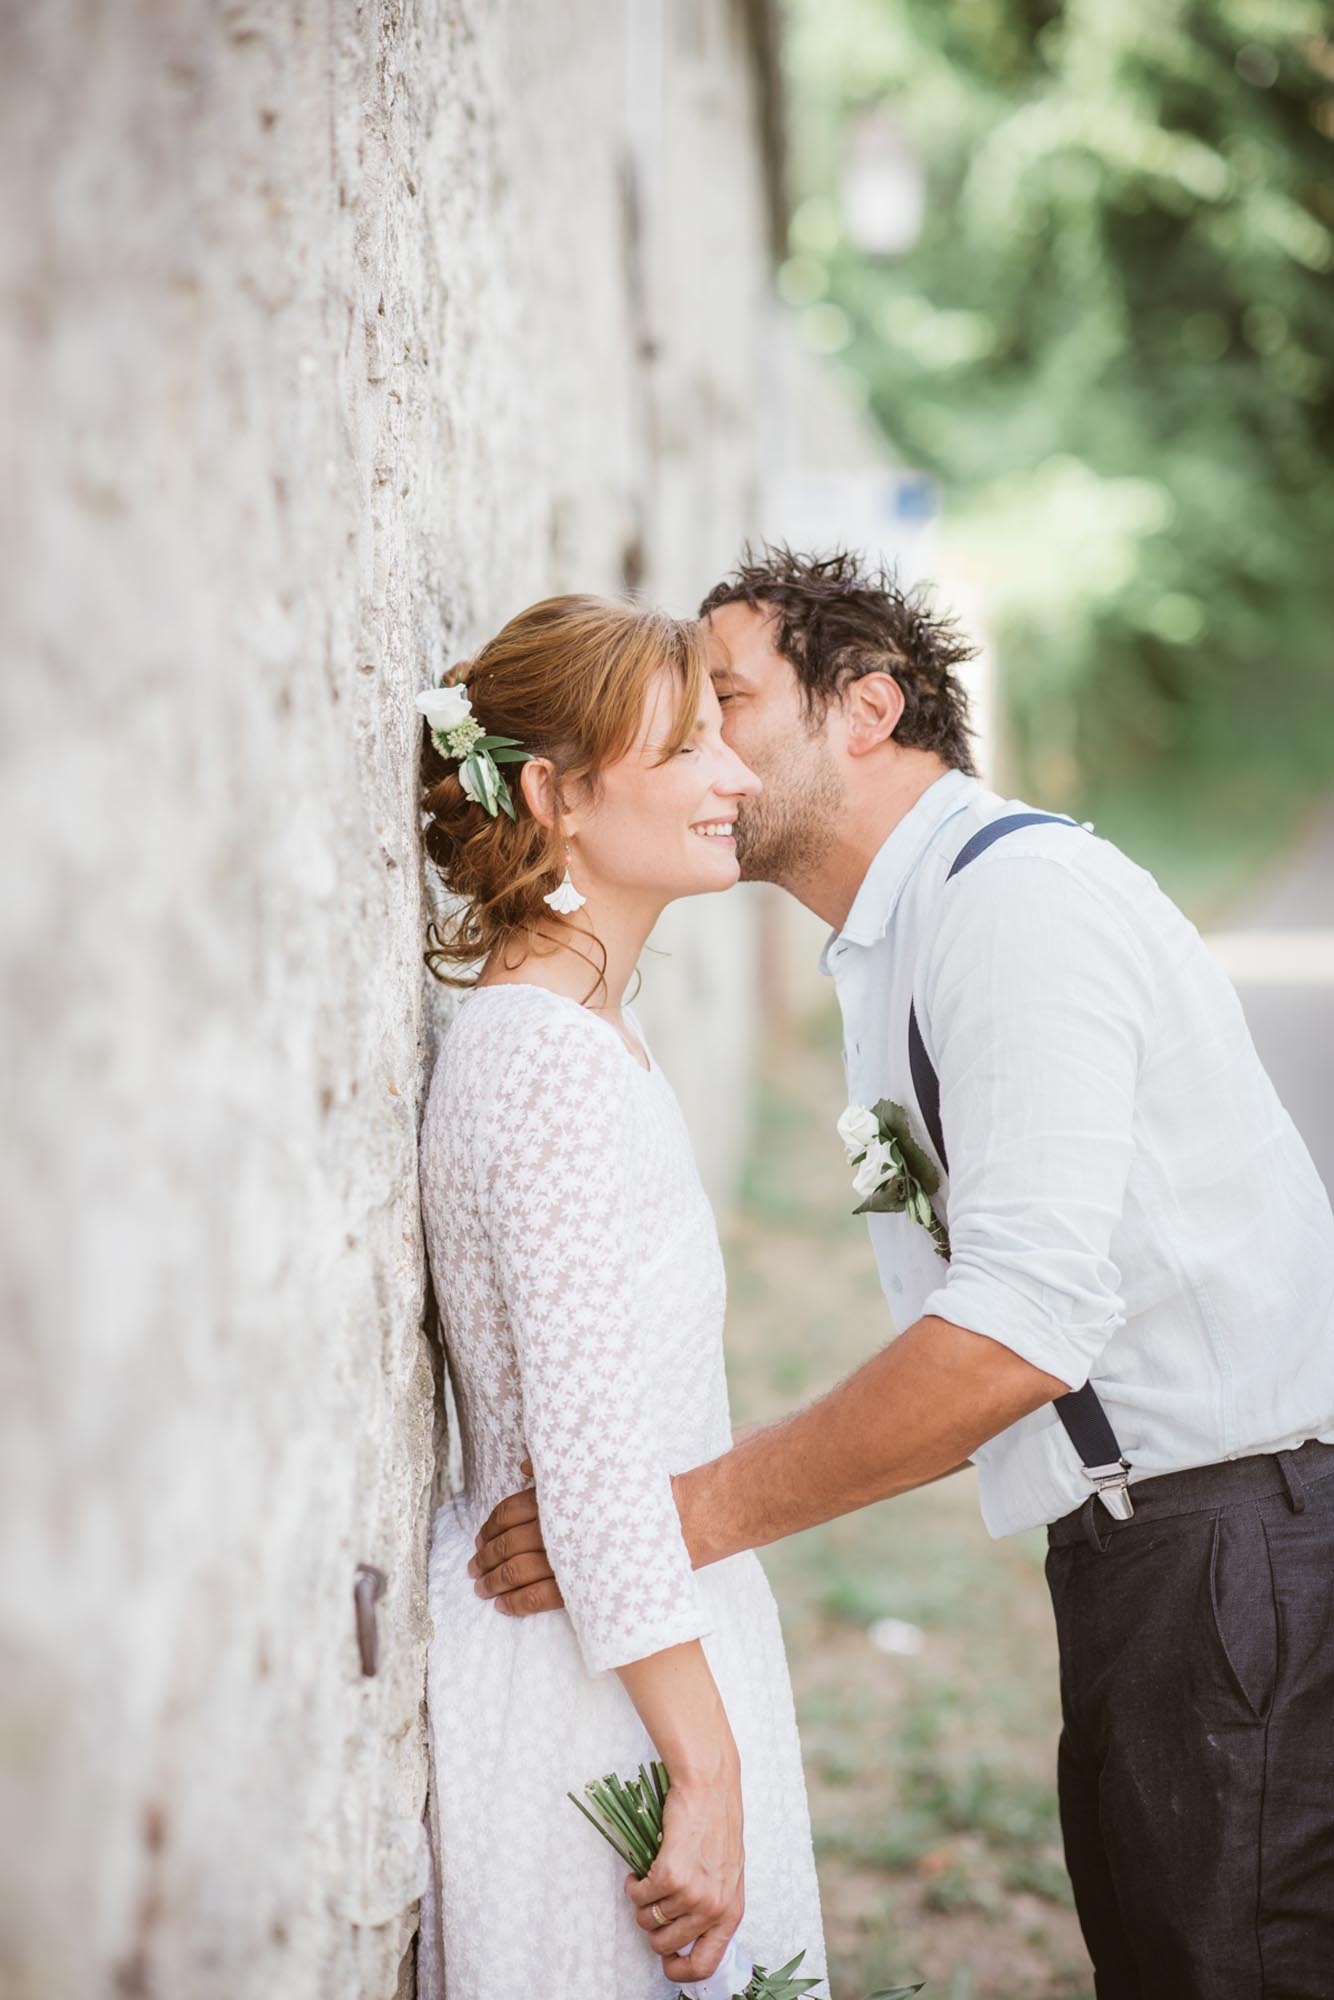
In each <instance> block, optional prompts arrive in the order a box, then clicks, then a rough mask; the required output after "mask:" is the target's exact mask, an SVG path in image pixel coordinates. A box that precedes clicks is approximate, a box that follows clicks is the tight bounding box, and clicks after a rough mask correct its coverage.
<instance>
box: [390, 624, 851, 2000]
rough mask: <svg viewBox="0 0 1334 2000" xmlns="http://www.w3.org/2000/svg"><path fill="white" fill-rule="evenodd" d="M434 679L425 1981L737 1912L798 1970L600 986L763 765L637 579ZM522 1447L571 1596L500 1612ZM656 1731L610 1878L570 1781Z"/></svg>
mask: <svg viewBox="0 0 1334 2000" xmlns="http://www.w3.org/2000/svg"><path fill="white" fill-rule="evenodd" d="M454 681H455V685H453V686H451V687H449V688H445V689H438V690H434V691H433V692H432V693H430V694H428V695H423V696H421V697H420V698H419V701H420V706H421V707H422V709H423V712H424V713H425V714H426V715H427V717H428V720H429V723H430V729H429V737H428V742H427V745H426V748H425V750H424V753H423V754H424V771H425V775H426V779H427V792H426V798H425V808H426V811H427V813H428V814H429V815H430V824H429V826H428V829H427V833H426V843H427V848H428V851H429V853H430V854H431V856H432V858H433V859H434V860H435V861H436V862H437V863H438V865H439V866H440V868H441V869H442V871H443V873H444V876H445V879H446V882H447V884H448V886H449V889H450V891H451V893H452V895H453V897H454V898H455V899H456V906H455V907H456V908H457V911H458V914H457V916H456V917H455V918H453V919H452V920H451V921H450V922H449V923H448V924H446V926H445V927H444V928H443V929H442V928H440V927H437V926H433V928H432V951H431V953H430V954H429V957H430V959H431V962H432V964H433V967H434V969H435V970H436V971H437V972H438V973H440V975H441V976H442V977H447V978H448V977H455V976H457V975H458V974H459V973H461V972H462V970H463V968H465V967H473V966H475V965H476V964H477V963H478V962H479V961H484V963H483V965H482V970H481V974H480V977H478V978H477V979H476V981H475V983H472V984H470V985H469V987H468V990H467V992H466V993H465V995H464V997H463V999H462V1001H461V1003H460V1005H459V1009H458V1013H457V1016H456V1019H455V1020H454V1022H453V1023H452V1024H451V1026H450V1028H449V1031H448V1033H447V1034H446V1035H445V1037H444V1040H443V1043H442V1046H441V1050H440V1054H439V1057H438V1060H437V1062H436V1065H435V1070H434V1073H433V1075H432V1078H431V1084H430V1090H429V1094H428V1098H427V1104H426V1109H425V1115H424V1121H423V1126H422V1133H421V1186H422V1200H423V1209H424V1219H425V1228H426V1238H427V1248H428V1252H429V1257H430V1264H431V1272H432V1277H433V1282H434V1285H435V1289H436V1294H437V1297H438V1300H439V1303H440V1308H441V1319H442V1324H443V1328H444V1333H445V1339H446V1345H447V1348H448V1354H449V1362H450V1369H451V1375H452V1379H453V1383H454V1387H455V1393H456V1399H457V1403H458V1410H459V1423H460V1435H461V1443H462V1454H463V1467H464V1488H463V1491H462V1492H461V1493H460V1494H459V1495H458V1496H457V1497H456V1498H454V1499H452V1500H450V1501H447V1502H446V1503H445V1505H444V1506H442V1507H441V1508H440V1509H439V1511H438V1513H437V1515H436V1518H435V1522H434V1528H433V1537H432V1546H431V1555H430V1572H429V1575H430V1609H431V1625H432V1638H431V1643H430V1649H429V1655H428V1662H427V1699H428V1709H429V1718H430V1739H431V1756H432V1786H431V1794H432V1807H431V1825H432V1838H433V1846H434V1850H435V1861H436V1866H437V1870H438V1882H439V1887H438V1891H437V1895H438V1904H439V1921H438V1930H436V1931H435V1935H434V1939H433V1940H432V1939H430V1938H424V1941H423V1964H424V1965H426V1964H427V1963H428V1962H431V1961H434V1960H435V1958H436V1956H437V1954H438V1951H439V1949H440V1947H441V1945H442V1946H443V1959H444V1966H443V1975H444V1979H445V1981H446V1982H447V1990H448V1996H449V2000H526V1996H528V1995H532V1996H534V2000H536V1996H538V1995H541V1996H542V2000H586V1996H596V2000H660V1996H664V1995H667V1994H669V1993H670V1992H671V1991H672V1990H673V1989H672V1988H671V1986H669V1984H668V1982H669V1981H677V1982H685V1981H688V1980H701V1979H703V1978H704V1976H705V1975H707V1974H708V1973H710V1972H712V1971H713V1970H714V1969H715V1968H716V1967H717V1966H718V1964H719V1961H720V1960H721V1959H722V1957H723V1953H724V1950H725V1948H726V1946H727V1943H728V1940H729V1938H730V1937H731V1936H732V1934H733V1932H736V1931H737V1930H738V1926H739V1935H740V1940H741V1942H742V1943H743V1944H744V1945H745V1947H746V1950H747V1952H748V1954H749V1955H750V1956H751V1957H753V1958H754V1959H756V1960H757V1961H758V1962H759V1963H760V1964H762V1965H766V1966H768V1967H770V1968H771V1969H772V1968H773V1967H774V1966H776V1965H780V1964H782V1963H783V1962H784V1961H785V1960H786V1959H790V1958H792V1957H793V1956H795V1954H796V1953H797V1952H798V1951H799V1950H800V1949H801V1948H802V1947H805V1950H806V1959H805V1962H804V1964H803V1965H802V1967H801V1972H802V1974H803V1975H806V1974H811V1975H816V1976H820V1977H822V1976H823V1974H824V1970H825V1953H824V1939H823V1933H822V1929H821V1920H820V1902H819V1893H818V1890H817V1886H816V1877H815V1866H814V1860H813V1856H812V1851H811V1836H810V1820H809V1815H808V1811H807V1803H806V1791H805V1784H804V1780H803V1776H802V1768H801V1750H800V1744H799V1741H798V1737H797V1727H796V1718H795V1715H794V1712H793V1705H792V1692H791V1686H790V1683H789V1679H788V1672H787V1662H786V1659H785V1656H784V1651H783V1642H782V1636H781V1633H780V1630H779V1624H778V1616H777V1611H776V1607H775V1605H774V1600H773V1597H772V1594H771V1593H770V1590H769V1587H768V1584H767V1582H766V1580H765V1577H764V1573H763V1571H762V1570H761V1568H760V1565H759V1563H758V1561H757V1559H756V1558H755V1556H754V1555H752V1554H749V1553H747V1554H744V1555H738V1556H734V1557H732V1558H730V1559H729V1560H728V1561H726V1562H721V1563H718V1564H715V1565H714V1566H713V1567H711V1568H708V1569H705V1570H702V1571H701V1572H699V1574H696V1573H695V1572H694V1571H692V1569H691V1566H690V1559H689V1556H688V1554H687V1551H686V1548H685V1544H684V1541H683V1539H682V1536H681V1532H680V1528H679V1524H678V1521H677V1515H676V1509H675V1506H674V1505H673V1500H672V1487H671V1476H672V1474H673V1473H676V1472H681V1471H684V1470H686V1469H688V1468H690V1467H692V1466H694V1465H697V1464H700V1463H702V1462H703V1461H705V1460H707V1459H712V1458H716V1457H717V1456H718V1455H719V1454H720V1453H722V1452H725V1451H727V1450H728V1449H729V1447H730V1445H731V1442H732V1436H731V1428H730V1419H729V1414H728V1402H727V1388H726V1382H725V1377H724V1369H723V1346H722V1330H723V1312H724V1278H723V1266H722V1258H721V1254H720V1251H719V1246H718V1235H717V1229H716V1225H715V1221H714V1216H713V1213H712V1210H711V1209H710V1206H709V1203H708V1200H707V1199H706V1197H705V1194H704V1191H703V1188H702V1187H701V1185H700V1180H699V1175H698V1172H697V1169H696V1166H695V1161H694V1158H693V1156H692V1153H691V1148H690V1140H689V1137H688V1135H687V1132H686V1128H685V1124H684V1122H683V1120H682V1116H681V1112H680V1110H679V1108H678V1105H677V1102H676V1099H675V1097H674V1096H673V1094H672V1090H671V1087H670V1085H669V1084H668V1082H667V1080H666V1078H665V1077H664V1076H663V1074H662V1072H661V1070H660V1069H659V1068H658V1066H657V1064H656V1063H655V1062H654V1060H653V1057H652V1054H651V1053H650V1051H649V1049H648V1047H647V1044H646V1043H645V1040H644V1036H643V1032H642V1030H641V1028H640V1025H639V1022H638V1021H637V1019H636V1018H635V1015H634V1013H633V1012H632V1011H631V1009H630V1008H629V1007H624V1006H622V1004H621V996H622V994H623V993H624V992H625V990H626V987H627V986H628V985H629V983H630V979H631V975H632V973H633V971H634V968H635V964H636V961H637V959H638V957H639V955H640V952H641V949H642V947H643V945H644V943H645V940H646V939H647V937H648V935H649V932H650V931H651V929H652V928H653V925H654V923H655V922H656V920H657V918H658V916H659V915H660V913H661V911H662V910H663V908H664V906H665V905H666V904H667V903H669V902H671V901H673V900H674V899H675V898H676V897H678V896H694V895H701V894H706V893H709V892H711V891H715V890H720V889H729V888H731V887H732V885H733V884H734V883H735V882H736V880H737V876H738V868H737V860H736V853H735V848H734V843H733V840H732V837H731V828H732V825H733V822H734V820H735V817H736V814H737V811H738V808H739V807H740V806H741V804H742V802H743V801H744V800H745V799H746V798H747V797H749V796H750V795H752V794H753V793H755V792H757V791H758V790H759V781H758V779H756V778H755V777H754V775H753V774H752V773H751V772H750V771H749V770H748V769H747V767H746V766H745V765H744V764H742V763H741V761H740V760H739V758H738V757H737V756H736V755H735V754H734V753H733V752H732V751H731V750H729V749H728V747H727V746H726V744H725V743H724V742H723V740H722V736H721V733H720V722H721V713H720V710H719V707H718V702H717V698H716V697H715V695H714V693H713V691H712V688H711V687H710V685H709V681H708V678H707V675H706V672H705V670H704V666H703V659H702V654H701V650H700V644H699V640H698V637H697V635H696V633H695V631H694V630H693V628H691V627H690V626H687V625H684V624H681V623H678V622H677V621H675V620H673V619H670V618H667V617H665V616H662V615H660V614H658V613H656V612H652V611H647V610H643V609H640V608H638V607H634V606H630V605H626V604H619V603H614V602H610V601H607V600H604V599H601V598H596V597H557V598H552V599H550V600H548V601H547V602H545V603H542V604H537V605H534V606H532V607H531V608H530V609H529V610H527V611H524V612H522V613H520V615H519V616H518V617H516V618H513V619H511V621H510V622H509V624H508V625H506V626H505V627H504V629H503V630H502V631H501V632H500V633H498V634H497V636H496V637H495V638H494V639H492V640H491V642H490V643H489V644H488V645H487V646H485V647H484V648H483V649H482V651H481V652H480V654H479V655H478V657H477V658H476V660H474V661H473V662H471V663H470V664H469V665H468V666H467V667H466V668H465V669H464V670H462V676H461V677H460V676H459V675H455V677H454ZM483 732H489V734H487V735H485V736H484V735H483ZM479 739H480V741H479ZM495 739H501V741H500V742H496V741H495ZM459 983H463V981H462V980H460V982H459ZM525 1459H531V1461H532V1465H533V1468H534V1477H535V1480H536V1485H537V1489H538V1492H539V1494H540V1496H541V1504H542V1522H543V1527H544V1530H545V1538H546V1545H547V1549H548V1552H549V1555H550V1559H551V1565H552V1569H553V1570H554V1573H555V1576H556V1578H557V1581H558V1583H559V1585H560V1588H561V1591H562V1594H563V1597H564V1603H565V1609H564V1611H563V1612H562V1613H559V1614H557V1615H556V1616H553V1617H547V1618H533V1619H519V1618H512V1617H506V1616H505V1615H503V1614H502V1613H501V1612H499V1611H498V1610H497V1608H496V1606H495V1605H494V1604H493V1603H491V1602H489V1601H487V1600H484V1599H482V1598H480V1597H479V1596H478V1595H477V1594H476V1592H475V1587H474V1584H473V1582H472V1579H471V1578H470V1576H469V1574H468V1564H469V1561H470V1559H471V1557H472V1555H473V1552H474V1538H475V1536H476V1534H477V1530H478V1529H479V1527H480V1526H481V1524H482V1522H483V1521H484V1520H485V1519H486V1517H487V1515H488V1514H489V1513H490V1511H491V1509H492V1508H493V1507H494V1506H495V1505H496V1503H497V1502H498V1501H499V1500H500V1499H501V1498H502V1497H503V1496H504V1495H505V1494H506V1493H508V1492H510V1491H511V1489H512V1488H514V1487H515V1486H517V1485H521V1484H522V1483H523V1478H522V1475H521V1472H520V1467H521V1464H522V1463H523V1461H524V1460H525ZM655 1756H656V1757H658V1758H660V1759H661V1760H662V1762H663V1763H664V1764H665V1765H666V1767H667V1771H668V1774H669V1777H670V1781H671V1789H670V1791H669V1793H668V1796H667V1803H666V1810H665V1831H664V1838H663V1844H662V1848H661V1851H660V1853H659V1855H658V1859H657V1861H656V1863H655V1865H654V1868H653V1871H652V1873H651V1874H650V1875H648V1876H647V1877H646V1878H645V1880H644V1881H643V1882H642V1883H640V1882H638V1881H636V1879H635V1878H634V1876H633V1875H630V1874H627V1872H626V1870H625V1867H624V1864H623V1863H621V1862H620V1861H619V1860H618V1859H617V1857H616V1856H615V1855H614V1854H613V1853H612V1851H611V1849H610V1848H609V1847H608V1846H606V1845H605V1844H604V1843H603V1842H602V1841H601V1840H599V1839H598V1837H597V1835H596V1833H595V1832H594V1831H593V1829H592V1828H591V1827H590V1826H589V1825H588V1823H587V1821H586V1820H584V1819H583V1818H581V1817H580V1815H579V1814H578V1813H577V1812H576V1811H575V1809H574V1807H573V1805H571V1804H570V1802H569V1800H568V1799H567V1798H566V1793H567V1792H574V1793H576V1794H578V1795H580V1796H582V1792H583V1786H584V1784H585V1783H586V1782H587V1780H588V1779H590V1778H595V1777H602V1776H604V1775H605V1774H607V1773H609V1772H617V1773H619V1774H621V1775H623V1776H629V1775H631V1774H633V1773H634V1772H635V1771H636V1770H637V1769H638V1767H639V1765H640V1763H641V1762H649V1761H651V1760H652V1759H653V1758H654V1757H655ZM432 1942H434V1946H435V1949H434V1950H431V1948H430V1947H431V1944H432ZM692 1947H693V1948H692ZM687 1952H688V1954H689V1955H686V1954H687ZM429 1978H430V1979H433V1980H438V1978H439V1968H438V1966H436V1967H435V1968H434V1970H432V1971H431V1973H430V1974H429ZM424 1990H426V1989H425V1988H424ZM819 1991H820V1992H824V1991H825V1989H824V1988H823V1987H821V1988H820V1989H819Z"/></svg>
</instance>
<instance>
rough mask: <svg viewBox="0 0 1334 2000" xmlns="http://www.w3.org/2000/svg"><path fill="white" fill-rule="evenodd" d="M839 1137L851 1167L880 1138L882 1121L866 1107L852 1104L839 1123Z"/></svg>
mask: <svg viewBox="0 0 1334 2000" xmlns="http://www.w3.org/2000/svg"><path fill="white" fill-rule="evenodd" d="M838 1136H839V1138H840V1139H841V1140H842V1141H843V1145H844V1147H845V1149H846V1151H847V1155H848V1164H849V1166H851V1164H852V1162H853V1161H854V1160H855V1159H857V1158H859V1156H860V1155H861V1154H862V1153H864V1152H865V1151H866V1148H867V1147H868V1146H870V1145H873V1144H874V1143H875V1141H876V1140H877V1139H878V1138H879V1137H880V1120H879V1119H878V1118H877V1117H876V1115H875V1113H874V1111H868V1110H867V1109H866V1107H865V1105H863V1104H850V1105H849V1106H848V1108H847V1110H846V1111H845V1112H844V1113H843V1116H842V1117H841V1118H840V1119H839V1121H838Z"/></svg>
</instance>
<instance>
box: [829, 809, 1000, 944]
mask: <svg viewBox="0 0 1334 2000" xmlns="http://www.w3.org/2000/svg"><path fill="white" fill-rule="evenodd" d="M978 783H979V781H978V780H977V779H976V778H971V777H969V775H968V773H967V772H966V771H946V772H945V774H944V776H943V777H939V778H937V779H936V781H935V783H934V784H932V785H928V786H927V788H926V790H925V791H924V792H923V793H922V796H921V798H920V799H918V801H917V803H916V805H915V806H913V807H912V808H911V809H910V810H909V811H908V812H906V813H905V814H904V816H903V818H902V819H901V820H900V821H899V823H898V825H897V826H896V827H895V828H894V831H893V832H892V833H891V834H890V836H889V838H888V840H886V841H885V843H884V845H883V846H882V847H881V848H880V849H879V850H878V852H877V853H876V855H875V856H874V858H873V860H872V862H871V865H870V867H869V868H868V869H867V871H866V873H865V875H864V876H863V877H862V883H861V887H860V888H859V889H858V891H857V894H856V896H855V897H854V898H853V903H852V908H851V909H850V910H849V911H848V918H847V922H846V923H845V924H844V926H843V928H842V930H841V931H831V932H830V934H829V937H828V940H827V941H826V944H825V948H824V950H823V952H821V954H820V970H821V972H824V973H830V972H831V971H832V967H831V965H830V955H831V953H832V952H833V949H834V947H835V945H837V944H858V945H872V944H878V943H879V941H880V939H881V938H882V937H883V936H884V935H885V932H886V930H887V929H888V928H889V920H890V918H891V917H892V916H893V914H894V912H895V910H896V909H897V907H898V901H899V897H900V896H901V895H902V894H903V891H904V888H905V887H906V885H907V882H908V878H909V876H910V875H911V874H912V872H913V870H914V869H915V868H916V866H917V864H918V862H919V861H920V860H921V858H922V856H923V855H924V854H925V853H926V850H927V848H928V847H929V846H930V845H931V842H932V841H933V840H934V839H935V837H936V835H937V834H938V833H939V832H940V829H941V827H942V826H944V824H945V822H946V820H948V819H952V818H953V817H954V815H955V813H957V812H961V811H962V810H963V808H964V806H966V805H967V804H968V802H969V800H970V799H971V798H972V796H973V794H974V792H976V791H977V789H978Z"/></svg>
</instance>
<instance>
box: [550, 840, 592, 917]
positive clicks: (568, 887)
mask: <svg viewBox="0 0 1334 2000" xmlns="http://www.w3.org/2000/svg"><path fill="white" fill-rule="evenodd" d="M542 901H543V902H544V903H545V904H546V905H547V907H548V909H552V910H554V911H555V912H556V915H557V916H558V917H571V916H573V915H574V912H575V911H576V910H582V909H583V907H584V904H585V903H586V902H587V901H588V898H587V896H581V895H580V894H579V891H578V890H577V889H576V888H575V886H574V881H573V878H572V877H571V874H570V850H569V848H568V847H567V848H566V850H565V874H564V877H563V878H562V880H561V884H560V887H559V888H557V889H553V890H552V891H551V894H550V895H549V896H544V897H543V898H542Z"/></svg>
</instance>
